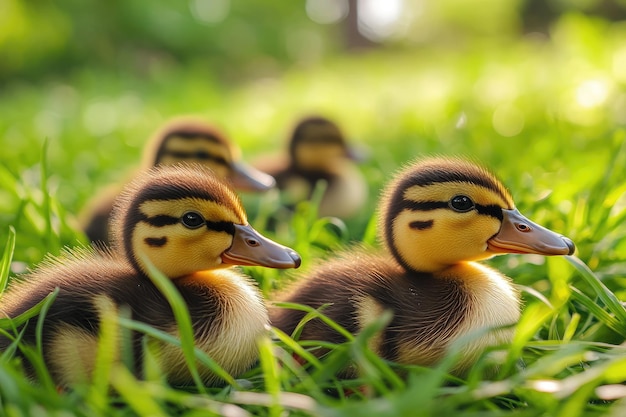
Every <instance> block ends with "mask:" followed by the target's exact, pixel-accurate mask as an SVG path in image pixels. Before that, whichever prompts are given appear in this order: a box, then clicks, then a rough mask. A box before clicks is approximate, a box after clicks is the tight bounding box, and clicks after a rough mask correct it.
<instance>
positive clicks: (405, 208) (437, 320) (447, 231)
mask: <svg viewBox="0 0 626 417" xmlns="http://www.w3.org/2000/svg"><path fill="white" fill-rule="evenodd" d="M379 232H380V238H381V240H382V243H383V249H382V250H380V251H379V252H375V253H372V252H368V251H367V250H365V249H357V250H355V251H353V252H347V251H346V252H345V253H343V254H342V255H340V256H339V257H338V258H337V259H334V260H330V261H327V262H326V263H323V264H322V265H321V266H320V267H319V268H317V269H314V270H313V271H312V272H310V273H309V274H308V275H307V276H306V277H305V278H304V279H302V280H300V281H299V282H296V284H295V287H294V288H293V289H291V290H288V292H287V294H286V295H285V296H283V297H278V298H279V299H282V301H287V302H290V303H298V304H303V305H307V306H310V307H312V308H316V309H317V308H320V307H322V306H323V305H325V304H328V306H327V307H326V308H324V309H323V310H322V312H323V314H325V315H326V316H328V317H330V318H331V319H333V320H334V321H335V322H337V323H338V324H340V325H342V326H343V327H344V328H345V329H347V330H348V331H349V332H351V333H353V334H356V333H358V332H359V331H360V330H362V329H363V328H364V327H366V326H367V325H368V324H370V323H372V322H373V321H374V320H375V319H376V318H377V317H379V316H380V315H381V314H382V313H383V312H384V311H385V310H390V311H391V312H392V313H393V318H392V320H391V322H390V323H389V324H388V325H387V326H386V328H384V330H382V332H381V333H380V334H378V335H377V336H376V337H373V338H372V339H371V340H370V341H369V343H370V347H371V349H372V350H373V351H374V352H376V353H377V354H378V355H380V356H381V357H383V358H386V359H389V360H391V361H395V362H397V363H401V364H414V365H422V366H430V365H433V364H436V363H437V362H438V361H440V360H441V359H442V358H443V357H444V356H445V354H446V352H448V351H449V348H450V346H451V345H452V344H453V343H454V342H455V341H457V340H459V339H460V338H462V337H463V336H465V335H469V334H472V333H473V332H474V331H476V330H478V329H485V328H494V330H493V331H491V332H488V333H487V334H484V335H481V336H479V337H476V338H474V339H471V337H470V339H471V341H469V342H467V345H464V348H463V350H462V358H461V359H460V360H459V361H458V363H457V364H456V365H455V366H454V367H453V369H452V370H451V372H452V373H455V374H458V375H463V374H464V373H465V372H466V371H467V370H468V368H469V367H470V366H471V365H472V364H473V363H474V362H475V361H476V360H477V358H478V356H479V355H480V353H481V351H483V350H484V348H485V347H487V346H493V345H496V344H500V343H506V342H508V341H510V340H511V338H512V334H513V329H512V328H511V327H508V328H507V327H505V326H507V325H511V324H514V323H516V322H517V321H518V319H519V317H520V295H519V293H518V291H517V290H516V288H515V287H514V286H513V284H512V282H511V280H510V279H509V278H508V277H506V276H505V275H503V274H502V273H500V272H498V271H496V270H494V269H492V268H489V267H487V266H485V265H482V264H480V263H477V262H476V261H480V260H483V259H487V258H490V257H492V256H494V255H498V254H502V253H519V254H531V253H532V254H541V255H571V254H572V253H573V252H574V250H575V246H574V243H573V242H572V241H571V240H570V239H568V238H566V237H563V236H561V235H558V234H556V233H554V232H552V231H550V230H548V229H546V228H544V227H542V226H540V225H538V224H535V223H533V222H532V221H530V220H529V219H527V218H526V217H524V216H523V215H522V214H521V213H520V212H519V211H518V210H517V209H516V208H515V204H514V202H513V199H512V198H511V195H510V194H509V192H508V191H507V189H506V188H505V187H504V186H503V185H502V184H501V183H500V182H499V181H498V180H497V179H496V178H495V177H494V176H493V175H492V174H490V173H489V172H488V171H487V170H485V169H483V168H481V167H478V166H476V165H474V164H473V163H470V162H467V161H465V160H462V159H447V158H429V159H424V160H418V161H416V162H414V163H412V164H410V165H409V166H408V167H406V168H405V169H404V170H403V171H401V172H399V174H398V175H397V176H396V177H395V179H394V180H393V181H392V182H391V183H390V185H389V186H388V189H387V190H386V191H385V192H384V193H383V196H382V197H381V201H380V202H379ZM304 314H305V313H304V312H302V311H298V310H292V309H287V308H277V307H273V308H272V309H271V311H270V318H271V320H272V324H273V325H274V326H275V327H277V328H278V329H280V330H282V331H284V332H286V333H288V334H292V332H293V331H294V329H295V328H296V326H297V325H298V323H299V322H300V320H301V319H302V318H303V317H304ZM474 335H476V333H474ZM300 338H301V339H307V340H323V341H329V342H334V343H341V342H343V341H345V338H344V337H343V336H341V335H340V334H339V333H337V332H335V331H334V330H332V329H331V328H330V327H328V326H327V325H325V324H324V323H323V322H322V321H321V320H312V321H309V322H307V323H306V324H305V325H304V327H303V330H302V333H301V336H300ZM320 352H321V351H320ZM354 372H355V371H354V370H347V371H346V376H353V375H350V373H352V374H354Z"/></svg>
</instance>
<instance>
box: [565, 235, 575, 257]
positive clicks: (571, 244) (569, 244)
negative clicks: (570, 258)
mask: <svg viewBox="0 0 626 417" xmlns="http://www.w3.org/2000/svg"><path fill="white" fill-rule="evenodd" d="M562 239H563V241H564V242H565V245H567V248H568V249H569V252H568V253H567V254H568V255H572V254H573V253H574V251H575V250H576V245H574V242H573V241H572V240H571V239H568V238H566V237H562Z"/></svg>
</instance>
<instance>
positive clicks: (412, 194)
mask: <svg viewBox="0 0 626 417" xmlns="http://www.w3.org/2000/svg"><path fill="white" fill-rule="evenodd" d="M457 195H466V196H468V197H469V198H471V199H472V201H473V202H474V203H476V204H480V205H484V206H489V205H497V206H500V207H502V208H506V209H512V208H514V207H515V206H514V204H513V202H512V201H506V200H504V199H503V198H502V197H501V196H500V195H499V194H498V193H496V192H494V191H492V190H489V189H488V188H485V187H482V186H480V185H476V184H472V183H467V182H440V183H434V184H431V185H426V186H420V185H416V186H413V187H410V188H408V189H407V190H406V191H405V192H404V199H405V200H409V201H450V199H451V198H452V197H454V196H457Z"/></svg>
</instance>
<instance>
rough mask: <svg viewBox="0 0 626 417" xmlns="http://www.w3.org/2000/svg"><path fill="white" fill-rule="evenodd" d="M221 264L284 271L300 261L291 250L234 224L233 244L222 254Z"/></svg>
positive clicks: (243, 226)
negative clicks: (265, 267) (264, 267)
mask: <svg viewBox="0 0 626 417" xmlns="http://www.w3.org/2000/svg"><path fill="white" fill-rule="evenodd" d="M222 262H224V263H225V264H231V265H250V266H267V267H270V268H278V269H286V268H297V267H299V266H300V263H302V259H301V258H300V255H298V253H297V252H296V251H294V250H293V249H290V248H288V247H286V246H283V245H279V244H278V243H276V242H274V241H273V240H270V239H268V238H266V237H264V236H262V235H261V234H260V233H259V232H257V231H256V230H254V229H253V228H252V226H250V225H240V224H236V225H235V234H234V236H233V243H232V245H231V246H230V248H229V249H228V250H227V251H226V252H224V253H223V254H222Z"/></svg>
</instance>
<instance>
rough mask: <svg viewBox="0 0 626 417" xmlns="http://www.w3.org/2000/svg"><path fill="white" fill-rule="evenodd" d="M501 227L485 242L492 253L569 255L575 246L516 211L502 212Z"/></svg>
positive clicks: (568, 240)
mask: <svg viewBox="0 0 626 417" xmlns="http://www.w3.org/2000/svg"><path fill="white" fill-rule="evenodd" d="M502 214H503V216H504V217H503V219H502V227H501V228H500V231H499V232H498V234H496V235H495V236H494V237H492V238H491V239H489V240H488V241H487V245H488V250H489V251H491V252H494V253H536V254H539V255H571V254H573V253H574V250H575V249H576V246H575V245H574V242H572V241H571V240H570V239H568V238H566V237H564V236H561V235H559V234H557V233H554V232H553V231H552V230H548V229H546V228H545V227H543V226H540V225H538V224H537V223H534V222H532V221H530V220H528V219H527V218H526V217H524V216H523V215H522V214H521V213H520V212H519V211H518V210H502Z"/></svg>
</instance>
